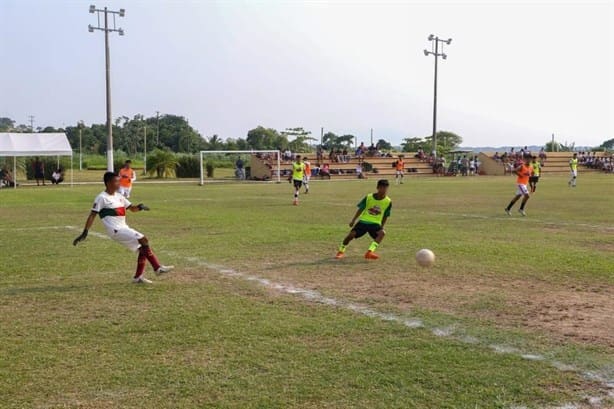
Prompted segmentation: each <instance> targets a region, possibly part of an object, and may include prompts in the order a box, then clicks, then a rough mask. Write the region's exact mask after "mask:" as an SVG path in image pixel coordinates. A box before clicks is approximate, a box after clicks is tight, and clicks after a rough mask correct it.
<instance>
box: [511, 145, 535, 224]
mask: <svg viewBox="0 0 614 409" xmlns="http://www.w3.org/2000/svg"><path fill="white" fill-rule="evenodd" d="M514 173H515V174H516V175H517V176H518V177H517V178H516V185H517V186H518V190H516V196H514V198H513V199H512V201H511V202H510V204H509V205H507V207H506V208H505V213H507V215H508V216H511V215H512V213H511V210H512V206H514V203H516V202H517V201H518V199H520V198H521V197H522V202H521V203H520V209H518V212H519V213H520V214H521V215H523V216H526V215H527V214H526V213H525V211H524V206H525V205H526V204H527V201H528V200H529V189H528V188H527V184H528V183H529V178H530V177H531V174H532V173H533V168H532V167H531V156H530V155H525V157H524V162H523V163H521V164H520V165H519V166H518V167H516V169H514Z"/></svg>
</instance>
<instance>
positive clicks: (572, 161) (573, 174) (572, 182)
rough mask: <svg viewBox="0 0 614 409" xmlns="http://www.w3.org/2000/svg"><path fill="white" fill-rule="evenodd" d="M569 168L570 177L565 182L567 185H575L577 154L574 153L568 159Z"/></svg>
mask: <svg viewBox="0 0 614 409" xmlns="http://www.w3.org/2000/svg"><path fill="white" fill-rule="evenodd" d="M569 169H570V170H571V179H569V182H567V185H568V186H569V187H576V180H577V179H578V154H577V153H574V154H573V158H571V159H569Z"/></svg>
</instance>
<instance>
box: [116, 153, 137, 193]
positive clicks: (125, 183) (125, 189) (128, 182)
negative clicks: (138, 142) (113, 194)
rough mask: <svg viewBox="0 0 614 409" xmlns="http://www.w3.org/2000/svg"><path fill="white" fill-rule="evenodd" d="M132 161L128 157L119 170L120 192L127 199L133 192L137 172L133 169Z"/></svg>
mask: <svg viewBox="0 0 614 409" xmlns="http://www.w3.org/2000/svg"><path fill="white" fill-rule="evenodd" d="M131 166H132V161H131V160H130V159H128V160H127V161H126V162H125V163H124V166H123V167H122V168H121V169H120V170H119V193H120V194H121V195H122V196H123V197H125V198H126V199H129V198H130V193H132V182H134V181H135V180H136V172H135V171H134V169H132V167H131Z"/></svg>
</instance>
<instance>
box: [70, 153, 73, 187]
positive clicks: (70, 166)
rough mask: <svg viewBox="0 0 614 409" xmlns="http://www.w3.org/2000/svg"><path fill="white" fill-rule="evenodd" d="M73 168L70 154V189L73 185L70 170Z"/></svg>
mask: <svg viewBox="0 0 614 409" xmlns="http://www.w3.org/2000/svg"><path fill="white" fill-rule="evenodd" d="M72 168H73V166H72V154H70V187H72V184H73V170H72Z"/></svg>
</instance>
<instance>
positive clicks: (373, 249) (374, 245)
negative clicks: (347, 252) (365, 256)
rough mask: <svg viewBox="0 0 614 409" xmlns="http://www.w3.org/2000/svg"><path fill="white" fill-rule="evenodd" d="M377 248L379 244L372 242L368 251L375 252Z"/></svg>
mask: <svg viewBox="0 0 614 409" xmlns="http://www.w3.org/2000/svg"><path fill="white" fill-rule="evenodd" d="M378 247H379V243H378V242H376V241H374V242H372V243H371V245H370V246H369V251H375V250H377V248H378Z"/></svg>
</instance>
